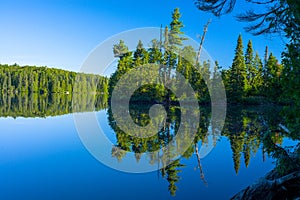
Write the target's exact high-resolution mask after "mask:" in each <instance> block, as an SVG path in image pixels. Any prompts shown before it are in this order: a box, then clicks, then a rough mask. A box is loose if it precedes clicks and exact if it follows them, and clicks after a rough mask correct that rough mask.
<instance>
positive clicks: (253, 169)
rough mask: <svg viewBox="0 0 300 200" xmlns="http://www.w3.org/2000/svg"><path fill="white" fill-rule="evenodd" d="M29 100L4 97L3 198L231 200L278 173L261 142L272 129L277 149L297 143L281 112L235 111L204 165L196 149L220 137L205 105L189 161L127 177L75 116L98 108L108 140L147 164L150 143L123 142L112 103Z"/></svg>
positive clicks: (0, 135) (172, 121) (136, 110)
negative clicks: (95, 151) (96, 150)
mask: <svg viewBox="0 0 300 200" xmlns="http://www.w3.org/2000/svg"><path fill="white" fill-rule="evenodd" d="M27 98H28V97H26V98H23V100H22V98H16V97H13V98H9V100H8V97H5V98H4V97H3V98H2V100H1V104H0V109H1V116H2V117H1V118H0V127H1V132H0V177H1V181H0V199H192V198H193V199H229V198H230V197H232V196H233V195H234V194H235V193H237V192H239V191H240V190H241V189H243V188H245V187H246V186H248V185H250V184H252V183H253V182H254V181H256V180H257V179H258V178H260V177H262V176H264V175H265V174H266V173H267V172H268V171H270V170H271V169H273V168H274V161H275V160H273V159H272V158H270V156H269V155H268V153H267V150H266V149H265V147H264V142H263V140H262V138H261V134H262V133H263V132H264V131H266V130H273V132H272V141H274V143H276V144H277V145H280V146H283V147H285V146H289V145H293V144H294V143H295V142H294V141H293V140H292V139H291V138H289V137H288V136H287V135H284V134H282V133H281V132H279V131H278V126H279V125H280V124H281V123H282V117H281V116H280V113H281V108H278V107H266V106H265V107H244V108H242V107H233V108H230V109H228V112H227V118H226V122H225V126H224V128H223V130H222V133H221V136H220V137H216V138H215V140H214V148H213V150H212V151H211V152H210V153H209V154H208V155H207V156H205V157H204V158H201V159H200V163H199V162H198V157H197V154H196V153H195V148H196V147H198V148H201V146H202V145H205V144H206V143H205V141H206V140H207V138H208V137H212V135H211V134H213V133H212V132H211V131H209V127H210V126H209V121H210V109H209V108H203V109H202V110H203V113H204V114H203V117H202V118H201V121H200V129H201V130H199V131H198V133H197V138H196V139H195V142H194V143H193V144H191V148H190V149H189V150H188V151H187V152H186V153H185V154H184V155H183V156H182V157H180V158H178V159H176V160H175V161H174V162H172V164H171V165H169V166H164V167H163V168H162V169H161V170H156V171H153V172H148V173H125V172H120V171H117V170H115V169H111V168H109V167H107V166H106V165H104V164H102V163H101V162H99V161H98V160H97V159H95V158H94V157H93V156H92V155H91V154H90V153H89V151H88V150H87V149H86V148H85V146H84V145H83V143H82V141H81V140H80V137H79V135H78V132H77V130H76V126H75V122H74V118H73V114H71V113H72V112H79V111H80V112H84V111H86V112H90V111H92V110H90V109H89V107H87V106H84V105H90V104H92V105H93V106H92V107H94V109H95V110H96V111H95V113H96V117H97V119H98V122H99V124H101V127H102V129H103V131H104V132H105V134H106V136H107V137H108V138H109V139H110V140H111V141H112V142H113V143H114V145H115V146H119V147H121V148H122V149H126V148H127V150H128V151H130V152H133V153H134V154H135V157H134V159H133V161H134V162H141V161H140V160H139V159H141V157H143V154H146V153H147V151H148V150H149V149H147V148H142V146H143V145H142V143H143V142H145V141H143V140H140V141H134V140H133V139H132V138H130V137H129V138H126V136H124V137H122V134H124V133H122V132H120V131H119V130H118V129H117V127H116V126H114V124H113V118H112V117H111V114H110V109H109V108H108V107H107V105H106V104H105V103H103V102H102V103H101V102H100V101H101V100H99V99H98V100H97V99H93V98H91V99H89V98H88V97H86V98H85V102H83V103H82V102H81V104H82V106H79V105H80V103H78V102H77V103H78V104H76V105H77V108H76V109H77V110H76V109H75V108H74V107H76V105H74V104H72V102H70V101H71V100H70V98H69V97H67V96H65V97H56V98H52V99H50V100H49V98H48V97H47V98H43V97H31V98H32V99H31V100H28V99H27ZM68 98H69V99H68ZM20 99H21V100H20ZM26 99H27V100H26ZM46 99H47V102H44V101H45V100H46ZM79 107H80V109H79ZM176 109H177V108H175V109H174V110H173V111H170V113H171V114H169V115H168V117H169V119H168V121H167V122H168V123H167V125H166V126H167V127H164V129H163V131H162V133H161V135H163V134H166V133H167V131H168V130H169V131H170V132H171V135H172V133H173V134H175V132H176V124H178V123H179V122H178V118H177V116H178V113H177V111H176ZM62 110H64V111H62ZM146 110H147V109H146ZM130 112H131V116H132V117H133V118H136V119H137V123H138V124H140V125H143V124H144V123H147V120H149V117H148V116H145V115H143V114H144V113H145V112H146V111H145V108H144V107H139V106H134V107H132V108H131V110H130ZM181 112H182V111H181ZM179 114H180V111H179ZM141 116H142V117H141ZM281 125H282V124H281ZM172 127H173V128H172ZM172 130H175V132H174V131H172ZM124 138H125V139H124ZM160 139H161V140H163V141H165V140H166V139H165V138H160ZM123 140H126V141H123ZM147 142H148V143H149V141H147ZM151 144H152V143H151ZM160 144H161V143H160ZM153 145H154V144H153ZM153 145H152V146H153ZM150 146H151V145H150ZM152 146H151V147H152ZM148 148H149V145H148ZM109 152H111V154H110V155H107V156H109V157H112V158H113V159H116V160H119V162H122V159H124V157H125V156H126V155H119V154H117V153H116V152H114V151H113V149H109ZM142 159H143V158H142ZM151 159H152V160H151ZM157 160H159V158H150V159H149V162H150V161H152V162H153V165H155V166H156V165H158V162H157ZM160 164H161V163H160Z"/></svg>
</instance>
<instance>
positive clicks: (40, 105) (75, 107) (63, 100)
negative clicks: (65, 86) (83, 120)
mask: <svg viewBox="0 0 300 200" xmlns="http://www.w3.org/2000/svg"><path fill="white" fill-rule="evenodd" d="M106 107H107V95H106V94H86V93H84V94H81V93H73V94H62V93H50V94H43V95H42V94H38V93H29V94H28V93H24V94H10V95H7V94H2V95H1V96H0V117H14V118H16V117H48V116H58V115H64V114H69V113H74V112H92V111H98V110H101V109H104V108H106Z"/></svg>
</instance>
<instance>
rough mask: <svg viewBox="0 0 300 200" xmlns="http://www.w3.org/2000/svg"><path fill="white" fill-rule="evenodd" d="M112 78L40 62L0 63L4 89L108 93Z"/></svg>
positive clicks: (1, 88) (0, 83) (14, 91)
mask: <svg viewBox="0 0 300 200" xmlns="http://www.w3.org/2000/svg"><path fill="white" fill-rule="evenodd" d="M107 85H108V79H107V78H106V77H102V76H100V75H95V74H84V73H76V72H71V71H66V70H62V69H54V68H47V67H36V66H18V65H17V64H14V65H1V64H0V93H3V94H4V93H5V94H17V93H38V94H48V93H73V92H74V93H107Z"/></svg>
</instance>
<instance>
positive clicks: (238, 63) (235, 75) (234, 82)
mask: <svg viewBox="0 0 300 200" xmlns="http://www.w3.org/2000/svg"><path fill="white" fill-rule="evenodd" d="M245 68H246V66H245V58H244V51H243V40H242V35H239V37H238V41H237V46H236V49H235V56H234V59H233V63H232V66H231V68H230V74H229V80H228V87H227V96H228V98H229V101H230V102H231V103H237V102H239V101H240V100H241V99H242V97H243V92H244V87H245V83H244V82H245V76H246V72H245V71H246V70H245Z"/></svg>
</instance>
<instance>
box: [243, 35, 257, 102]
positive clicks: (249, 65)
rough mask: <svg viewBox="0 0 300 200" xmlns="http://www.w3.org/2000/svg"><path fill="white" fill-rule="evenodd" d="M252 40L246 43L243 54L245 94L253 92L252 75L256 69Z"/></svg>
mask: <svg viewBox="0 0 300 200" xmlns="http://www.w3.org/2000/svg"><path fill="white" fill-rule="evenodd" d="M253 52H254V51H253V47H252V41H251V40H249V42H248V44H247V50H246V54H245V65H246V79H245V96H249V95H252V94H253V92H252V91H253V87H255V86H254V84H255V83H254V77H255V75H256V73H257V71H256V70H255V68H254V66H253V65H254V63H253V62H254V57H253Z"/></svg>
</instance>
